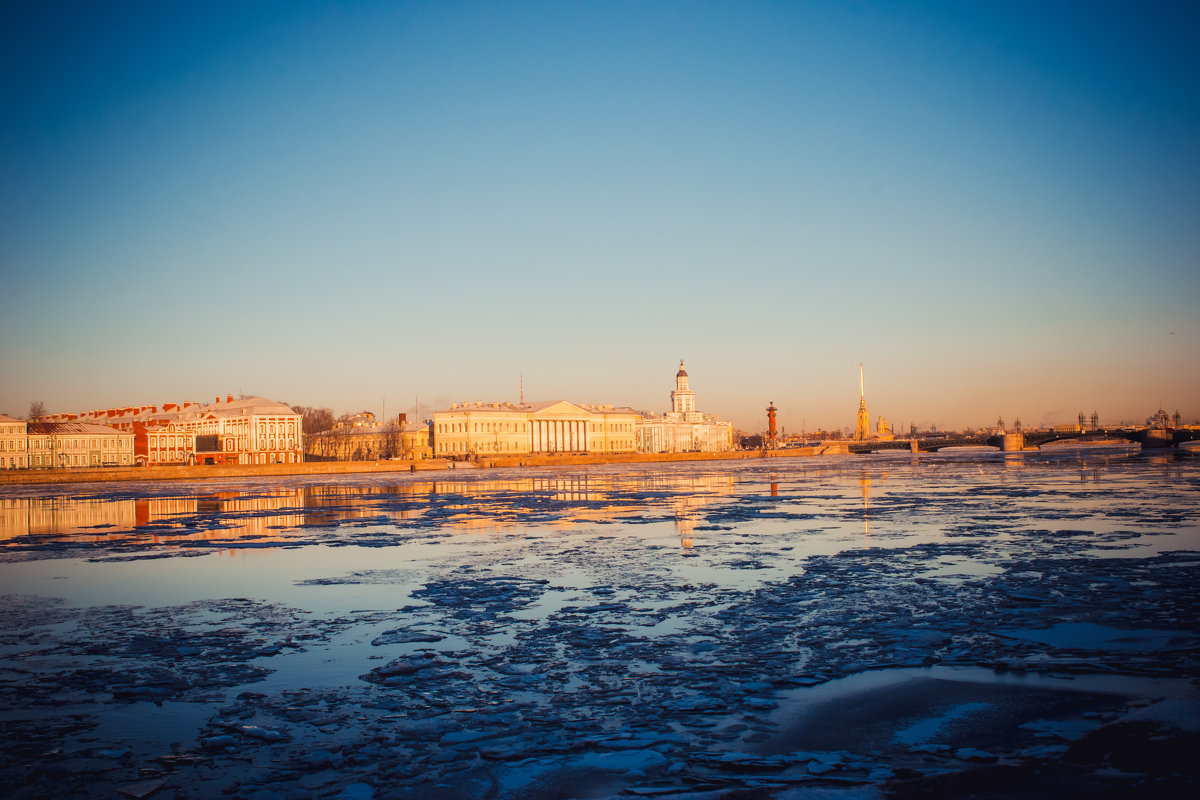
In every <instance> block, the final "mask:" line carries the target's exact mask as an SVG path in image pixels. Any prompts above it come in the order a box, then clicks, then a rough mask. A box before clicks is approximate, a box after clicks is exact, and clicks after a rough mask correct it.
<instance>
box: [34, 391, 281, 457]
mask: <svg viewBox="0 0 1200 800" xmlns="http://www.w3.org/2000/svg"><path fill="white" fill-rule="evenodd" d="M47 419H49V420H52V421H58V422H73V421H78V422H83V423H99V424H104V425H107V426H111V427H113V428H116V429H118V430H122V431H126V432H129V433H132V434H133V435H134V459H135V461H136V463H139V464H147V465H151V466H163V465H180V464H294V463H299V462H301V461H303V460H304V456H303V442H302V439H303V435H304V434H303V426H302V422H303V417H302V416H301V415H300V414H297V413H296V412H295V411H293V410H292V409H291V407H290V406H288V405H286V404H285V403H279V402H276V401H274V400H268V399H266V398H264V397H243V398H239V399H236V400H235V399H234V398H233V395H228V396H227V397H226V398H225V399H224V400H222V399H221V398H220V397H217V398H216V399H215V400H214V401H213V402H212V403H211V404H209V405H203V404H200V403H194V402H188V403H164V404H163V405H162V407H161V408H160V407H159V406H156V405H155V406H131V407H126V408H110V409H105V410H100V411H87V412H84V413H82V414H54V415H51V416H49V417H47Z"/></svg>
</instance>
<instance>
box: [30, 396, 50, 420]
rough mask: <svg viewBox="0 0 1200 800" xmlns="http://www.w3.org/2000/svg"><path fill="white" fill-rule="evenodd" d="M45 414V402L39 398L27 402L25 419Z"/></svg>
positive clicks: (39, 417) (37, 417) (38, 417)
mask: <svg viewBox="0 0 1200 800" xmlns="http://www.w3.org/2000/svg"><path fill="white" fill-rule="evenodd" d="M44 416H46V404H45V403H43V402H42V401H41V400H34V401H33V402H31V403H30V404H29V414H28V415H26V419H41V418H42V417H44Z"/></svg>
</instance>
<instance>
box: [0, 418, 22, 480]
mask: <svg viewBox="0 0 1200 800" xmlns="http://www.w3.org/2000/svg"><path fill="white" fill-rule="evenodd" d="M26 425H27V423H26V422H25V420H23V419H14V418H13V417H10V416H8V415H6V414H0V469H25V468H26V466H27V463H26V458H27V456H28V452H29V451H28V450H27V449H26V448H27V446H28V444H29V442H28V431H27V428H26Z"/></svg>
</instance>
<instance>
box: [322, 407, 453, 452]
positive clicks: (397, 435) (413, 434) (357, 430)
mask: <svg viewBox="0 0 1200 800" xmlns="http://www.w3.org/2000/svg"><path fill="white" fill-rule="evenodd" d="M343 420H344V421H345V422H346V423H347V424H338V425H335V426H334V427H333V428H332V429H330V430H327V431H321V432H320V433H316V434H309V435H307V436H305V437H304V453H305V455H306V456H308V457H309V458H316V459H318V460H321V461H330V460H332V461H377V460H380V459H397V458H399V459H407V460H410V461H411V460H416V459H422V458H432V457H433V447H432V444H431V442H430V433H429V429H430V425H431V423H430V422H429V421H426V422H411V423H410V422H409V421H408V415H407V414H400V415H399V417H397V420H396V422H390V423H388V424H386V425H379V424H376V423H375V422H374V415H371V414H370V412H363V414H356V415H353V416H347V417H344V418H343Z"/></svg>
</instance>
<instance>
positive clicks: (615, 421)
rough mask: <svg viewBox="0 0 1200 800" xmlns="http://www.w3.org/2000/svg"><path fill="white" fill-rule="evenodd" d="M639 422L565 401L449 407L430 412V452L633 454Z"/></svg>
mask: <svg viewBox="0 0 1200 800" xmlns="http://www.w3.org/2000/svg"><path fill="white" fill-rule="evenodd" d="M638 418H639V414H638V413H637V412H636V411H634V410H633V409H632V408H617V407H613V406H611V405H592V404H588V403H580V404H576V403H571V402H568V401H566V400H550V401H545V402H538V403H519V404H514V403H483V402H475V403H469V402H468V403H453V404H451V406H450V408H448V409H445V410H442V411H435V412H434V413H433V450H434V455H435V456H438V457H441V458H447V457H448V458H462V457H471V456H484V455H488V456H490V455H521V454H530V453H632V452H634V450H635V448H636V441H637V433H636V427H637V421H638Z"/></svg>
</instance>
